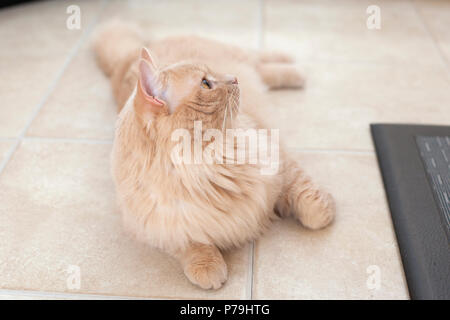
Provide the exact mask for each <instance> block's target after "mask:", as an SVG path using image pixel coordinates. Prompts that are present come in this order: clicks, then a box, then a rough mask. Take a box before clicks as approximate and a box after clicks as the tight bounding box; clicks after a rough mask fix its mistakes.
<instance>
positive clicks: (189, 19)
mask: <svg viewBox="0 0 450 320" xmlns="http://www.w3.org/2000/svg"><path fill="white" fill-rule="evenodd" d="M111 18H120V19H123V20H126V21H127V20H131V21H134V22H136V23H138V24H140V25H141V26H142V27H143V28H144V30H145V31H146V32H148V35H149V36H150V38H153V39H158V38H163V37H166V36H170V35H180V34H196V35H200V36H207V37H210V38H215V39H217V40H222V41H226V42H230V43H234V44H238V45H241V46H246V47H250V48H257V46H258V39H259V36H258V32H259V29H258V27H259V1H258V0H249V1H238V0H231V1H229V0H219V1H208V2H205V1H202V0H191V1H183V0H175V1H158V0H152V1H147V0H129V1H122V0H116V1H112V2H111V4H110V5H109V6H108V8H107V9H106V10H105V12H104V14H103V16H102V19H103V20H104V21H105V20H108V19H111Z"/></svg>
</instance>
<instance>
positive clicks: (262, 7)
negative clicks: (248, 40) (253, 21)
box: [258, 0, 266, 50]
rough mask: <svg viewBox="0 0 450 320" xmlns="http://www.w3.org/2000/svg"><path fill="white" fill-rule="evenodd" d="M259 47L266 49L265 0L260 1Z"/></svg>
mask: <svg viewBox="0 0 450 320" xmlns="http://www.w3.org/2000/svg"><path fill="white" fill-rule="evenodd" d="M258 4H259V5H258V49H259V50H263V49H264V31H265V22H266V16H265V12H266V11H265V8H266V6H265V0H259V1H258Z"/></svg>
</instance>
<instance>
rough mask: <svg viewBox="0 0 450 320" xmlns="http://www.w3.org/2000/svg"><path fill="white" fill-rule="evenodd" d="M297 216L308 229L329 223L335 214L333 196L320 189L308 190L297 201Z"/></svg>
mask: <svg viewBox="0 0 450 320" xmlns="http://www.w3.org/2000/svg"><path fill="white" fill-rule="evenodd" d="M297 214H298V218H299V220H300V222H301V223H302V224H303V225H304V226H305V227H307V228H309V229H313V230H316V229H321V228H324V227H326V226H327V225H329V224H330V223H331V222H332V221H333V219H334V216H335V214H336V205H335V202H334V199H333V197H332V196H331V195H330V194H329V193H327V192H324V191H322V190H317V189H316V190H308V191H307V192H306V193H305V194H303V195H302V196H301V197H300V199H299V203H298V213H297Z"/></svg>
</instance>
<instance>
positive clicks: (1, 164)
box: [0, 139, 21, 174]
mask: <svg viewBox="0 0 450 320" xmlns="http://www.w3.org/2000/svg"><path fill="white" fill-rule="evenodd" d="M20 141H21V140H20V139H15V141H14V144H13V145H12V147H11V148H9V150H8V152H7V153H6V155H5V157H4V159H3V160H2V161H1V162H0V174H2V172H3V170H4V169H5V167H6V165H7V164H8V162H9V160H11V158H12V156H13V154H14V152H15V151H16V150H17V148H18V147H19V144H20Z"/></svg>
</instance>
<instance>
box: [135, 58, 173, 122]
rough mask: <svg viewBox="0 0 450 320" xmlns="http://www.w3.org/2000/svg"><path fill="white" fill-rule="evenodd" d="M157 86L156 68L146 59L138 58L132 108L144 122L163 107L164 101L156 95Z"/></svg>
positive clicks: (158, 84) (158, 86)
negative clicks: (137, 75)
mask: <svg viewBox="0 0 450 320" xmlns="http://www.w3.org/2000/svg"><path fill="white" fill-rule="evenodd" d="M159 88H160V83H159V79H158V73H157V70H156V68H155V67H154V66H153V65H152V64H150V63H149V62H147V60H144V59H140V60H139V77H138V82H137V88H136V97H135V99H134V110H135V112H136V114H137V115H138V116H139V118H140V119H141V120H142V121H143V123H144V124H147V123H148V122H149V121H151V120H153V119H154V118H155V116H156V115H157V114H158V113H160V112H161V111H162V110H163V109H164V106H165V104H166V103H165V102H164V101H163V100H161V99H160V97H158V92H157V90H159Z"/></svg>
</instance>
